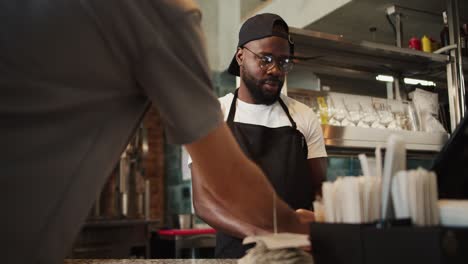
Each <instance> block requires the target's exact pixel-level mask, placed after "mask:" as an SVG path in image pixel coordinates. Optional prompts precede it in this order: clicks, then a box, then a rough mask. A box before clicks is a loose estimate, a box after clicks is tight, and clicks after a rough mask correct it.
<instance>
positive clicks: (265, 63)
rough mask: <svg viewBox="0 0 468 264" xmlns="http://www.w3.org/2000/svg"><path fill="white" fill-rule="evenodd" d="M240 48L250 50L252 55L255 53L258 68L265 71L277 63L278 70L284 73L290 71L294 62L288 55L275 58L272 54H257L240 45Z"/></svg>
mask: <svg viewBox="0 0 468 264" xmlns="http://www.w3.org/2000/svg"><path fill="white" fill-rule="evenodd" d="M242 48H243V49H246V50H248V51H250V52H251V53H252V54H253V55H255V57H257V59H258V60H259V66H260V68H261V69H263V70H265V71H268V70H271V69H272V68H273V67H274V66H275V64H276V65H278V68H279V69H280V71H282V72H284V73H288V72H290V71H291V70H292V68H293V65H294V63H293V61H292V59H291V58H289V57H287V58H275V57H274V56H272V55H260V54H257V53H255V52H253V51H251V50H250V49H248V48H246V47H242Z"/></svg>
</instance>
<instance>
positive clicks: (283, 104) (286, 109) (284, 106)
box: [278, 96, 297, 128]
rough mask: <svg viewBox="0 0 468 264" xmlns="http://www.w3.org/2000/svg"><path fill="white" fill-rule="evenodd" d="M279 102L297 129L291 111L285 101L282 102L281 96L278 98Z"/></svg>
mask: <svg viewBox="0 0 468 264" xmlns="http://www.w3.org/2000/svg"><path fill="white" fill-rule="evenodd" d="M278 102H279V103H280V105H281V107H283V110H284V112H285V113H286V115H287V116H288V119H289V122H291V125H292V127H293V128H297V126H296V122H294V119H293V118H292V117H291V114H289V109H288V107H287V106H286V104H285V103H284V102H283V100H281V96H280V97H278Z"/></svg>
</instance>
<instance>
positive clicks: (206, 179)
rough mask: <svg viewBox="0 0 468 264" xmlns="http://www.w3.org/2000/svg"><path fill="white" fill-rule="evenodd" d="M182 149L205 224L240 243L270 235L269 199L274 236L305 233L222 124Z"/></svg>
mask: <svg viewBox="0 0 468 264" xmlns="http://www.w3.org/2000/svg"><path fill="white" fill-rule="evenodd" d="M186 148H187V151H188V152H189V153H190V156H191V157H192V160H193V163H192V171H193V172H195V173H194V174H193V175H192V180H193V184H194V188H193V189H194V205H195V209H196V211H197V214H199V215H200V217H201V218H202V219H203V220H205V221H206V222H207V223H208V224H210V225H211V226H213V227H214V228H217V229H219V230H221V231H224V232H226V233H228V234H231V235H235V236H237V237H241V238H242V237H245V236H250V235H258V234H265V233H267V232H272V231H273V221H272V214H273V213H272V205H273V195H275V197H276V201H277V203H276V206H277V216H278V231H279V232H293V233H303V234H307V233H308V231H309V230H308V229H309V228H308V225H307V224H304V223H301V222H300V220H299V217H298V215H297V213H296V212H295V211H294V210H292V209H291V208H290V207H289V206H288V205H287V204H286V203H285V202H284V201H282V200H281V199H280V198H279V197H278V196H277V195H276V193H275V192H274V190H273V187H272V186H271V184H270V183H269V181H268V179H267V178H266V176H265V175H264V174H263V172H262V171H261V170H260V168H258V166H257V165H255V164H254V163H253V162H252V161H250V160H249V159H248V158H247V157H246V156H245V155H244V153H243V152H242V150H241V149H240V148H239V146H238V144H237V142H236V141H235V139H234V137H233V136H232V134H231V131H230V130H229V128H228V127H227V125H226V124H225V123H222V124H221V125H220V126H219V127H218V128H216V129H214V130H213V131H212V132H210V133H209V134H208V135H207V136H205V137H203V138H201V139H199V140H197V141H195V142H194V143H191V144H188V145H186Z"/></svg>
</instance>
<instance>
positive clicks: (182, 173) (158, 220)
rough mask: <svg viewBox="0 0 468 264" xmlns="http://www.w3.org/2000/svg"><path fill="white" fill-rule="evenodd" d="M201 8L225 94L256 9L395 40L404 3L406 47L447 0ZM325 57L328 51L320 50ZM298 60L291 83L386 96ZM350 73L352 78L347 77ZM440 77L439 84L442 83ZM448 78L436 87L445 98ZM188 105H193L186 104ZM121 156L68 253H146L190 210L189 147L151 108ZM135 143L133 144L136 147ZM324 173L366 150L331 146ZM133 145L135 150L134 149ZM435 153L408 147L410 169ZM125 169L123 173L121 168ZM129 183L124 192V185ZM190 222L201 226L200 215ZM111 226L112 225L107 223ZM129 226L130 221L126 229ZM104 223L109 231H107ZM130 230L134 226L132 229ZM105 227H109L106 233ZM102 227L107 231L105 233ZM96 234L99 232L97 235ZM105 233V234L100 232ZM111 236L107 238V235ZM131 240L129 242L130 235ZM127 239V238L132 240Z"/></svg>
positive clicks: (300, 1)
mask: <svg viewBox="0 0 468 264" xmlns="http://www.w3.org/2000/svg"><path fill="white" fill-rule="evenodd" d="M197 2H198V3H199V5H200V7H201V10H202V13H203V22H202V26H203V28H204V30H205V33H206V37H207V39H206V40H207V42H206V45H207V51H208V58H209V63H210V67H211V70H212V80H213V85H214V89H215V92H216V94H217V95H218V96H223V95H225V94H226V93H228V92H232V91H233V90H234V89H235V87H236V78H234V77H233V76H231V75H230V74H228V73H227V72H226V71H225V69H226V67H227V65H228V64H229V62H230V60H231V59H232V56H233V54H234V52H235V50H236V44H237V34H238V31H239V28H240V25H241V24H242V22H243V21H244V20H245V19H246V18H248V17H250V16H252V15H254V14H256V13H263V12H272V13H277V14H279V15H281V16H282V17H283V18H284V19H285V20H286V21H287V22H288V24H289V26H290V27H295V28H303V29H310V30H314V31H321V32H326V33H329V34H333V35H334V36H339V37H340V38H343V39H346V40H347V41H355V42H361V41H371V42H376V43H382V44H387V45H395V33H394V30H393V29H392V26H391V25H390V23H389V20H388V18H387V16H386V9H387V7H389V6H392V5H396V6H401V7H404V10H405V15H404V16H403V17H402V24H403V29H404V30H403V40H402V43H403V45H402V46H403V47H407V46H408V42H409V40H410V38H411V37H417V38H421V37H422V36H423V35H427V36H431V37H433V38H434V39H435V40H437V41H439V35H440V32H441V30H442V29H443V28H444V24H443V20H442V12H443V11H444V10H446V8H447V3H446V1H445V0H393V1H389V0H327V1H325V0H288V1H285V0H270V1H265V0H239V1H232V0H197ZM459 4H460V6H459V14H460V16H461V17H460V21H462V22H463V21H468V17H465V14H468V12H467V11H468V3H467V2H466V1H459ZM323 55H324V56H327V55H328V54H323ZM303 66H304V65H299V66H298V67H297V68H296V71H295V72H294V71H293V72H292V73H291V75H290V76H289V77H288V80H287V83H286V85H287V89H288V90H289V89H291V90H292V91H293V90H294V89H295V88H299V89H300V90H310V91H312V92H323V91H324V90H326V91H327V92H335V91H336V92H341V93H352V94H360V95H367V96H373V97H380V98H386V97H387V95H388V85H386V84H385V83H383V82H378V81H376V80H375V79H365V78H364V79H363V78H358V79H355V78H352V79H349V78H347V77H344V76H340V77H337V76H334V75H332V74H330V73H315V74H314V73H312V72H311V71H310V69H308V68H307V67H303ZM350 80H352V81H350ZM438 84H439V83H438ZM446 88H447V87H446V84H445V86H444V84H442V85H441V86H439V85H438V87H436V88H431V92H434V93H437V94H439V100H440V102H441V103H443V102H444V100H446V97H447V92H446V90H447V89H446ZM181 107H186V108H189V107H190V106H181ZM127 150H129V152H128V153H127V155H126V156H125V157H124V158H123V159H122V160H125V161H127V163H126V165H125V166H124V167H122V162H121V163H120V164H119V165H118V166H117V167H116V169H115V171H114V173H113V174H112V175H111V176H110V178H109V181H108V182H107V184H106V186H105V187H104V189H103V191H102V193H101V194H97V200H96V203H95V205H94V207H93V209H92V210H91V212H90V214H89V219H88V223H86V224H85V225H84V227H83V231H82V233H81V234H80V237H79V238H78V239H77V242H76V245H75V247H74V249H73V250H72V252H71V253H70V256H72V257H89V256H92V257H96V256H102V257H116V256H117V257H126V256H127V257H128V255H130V256H134V257H143V256H149V255H151V254H153V253H152V252H149V251H150V249H151V248H152V245H150V244H149V242H148V236H152V235H154V231H155V230H159V229H161V228H173V227H175V228H177V227H178V223H177V222H178V221H177V220H178V218H177V217H176V216H178V215H180V214H192V213H193V209H192V199H191V180H190V173H189V170H188V169H187V167H186V164H187V161H186V153H184V151H183V149H182V148H181V147H180V146H175V145H171V144H169V143H168V142H167V141H166V140H165V137H164V131H163V126H162V124H161V120H160V117H159V115H158V113H157V111H156V110H155V108H154V107H153V108H152V109H151V110H150V111H149V112H148V114H147V115H146V117H145V119H144V121H143V123H142V126H141V129H140V138H139V140H138V142H134V146H133V148H130V149H127ZM135 150H136V151H135ZM328 150H329V155H330V157H329V160H328V163H329V164H328V174H327V178H328V179H330V180H333V179H335V178H336V177H337V176H343V175H360V174H361V173H362V171H361V168H360V165H359V161H358V159H357V158H356V154H357V153H359V152H360V151H368V150H361V149H353V150H351V151H336V148H329V149H328ZM132 151H133V152H132ZM434 155H435V153H434V152H427V151H414V152H413V153H410V154H409V159H408V168H409V169H410V168H416V167H418V166H422V167H425V168H429V167H430V165H431V162H432V159H433V157H434ZM122 171H124V172H125V173H122ZM122 187H125V188H124V189H125V191H122ZM193 223H194V224H196V225H197V226H199V227H203V222H202V221H201V220H199V219H194V220H193ZM136 225H142V226H143V229H142V230H143V231H142V237H137V238H135V240H134V241H136V242H132V243H134V244H135V245H137V246H132V247H131V250H132V251H131V252H130V253H129V252H126V251H124V252H125V253H120V254H123V255H122V256H119V255H118V254H117V253H115V252H117V251H118V250H115V249H113V247H114V248H115V247H117V246H116V245H117V244H119V243H124V242H122V241H125V240H129V239H128V234H129V233H128V232H133V231H131V230H133V229H126V230H125V231H122V230H123V229H125V228H127V227H128V226H132V228H135V227H134V226H136ZM110 227H112V228H110ZM123 227H125V228H123ZM103 230H106V231H103ZM129 230H130V231H129ZM106 232H107V233H106ZM104 233H105V234H104ZM103 234H104V235H103ZM98 237H99V238H98ZM101 237H105V238H102V239H101ZM111 240H112V241H113V242H110V241H111ZM126 243H127V244H129V243H130V242H128V241H127V242H126ZM127 246H128V245H127ZM120 251H122V250H120Z"/></svg>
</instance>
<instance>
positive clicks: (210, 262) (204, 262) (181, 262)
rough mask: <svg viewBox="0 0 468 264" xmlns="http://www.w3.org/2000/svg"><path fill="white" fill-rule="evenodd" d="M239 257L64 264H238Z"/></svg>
mask: <svg viewBox="0 0 468 264" xmlns="http://www.w3.org/2000/svg"><path fill="white" fill-rule="evenodd" d="M236 263H237V259H66V260H65V262H64V264H236Z"/></svg>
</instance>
